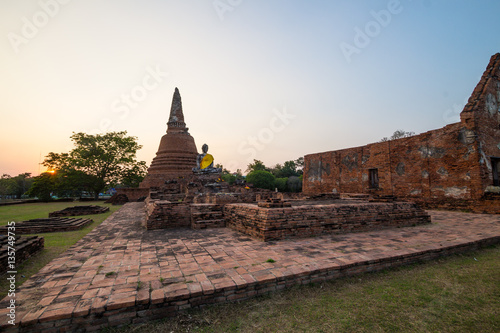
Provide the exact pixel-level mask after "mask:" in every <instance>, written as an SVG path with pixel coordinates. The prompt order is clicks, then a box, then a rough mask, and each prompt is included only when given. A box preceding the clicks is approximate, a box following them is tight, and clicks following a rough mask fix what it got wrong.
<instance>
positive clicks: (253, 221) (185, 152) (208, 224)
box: [122, 88, 430, 241]
mask: <svg viewBox="0 0 500 333" xmlns="http://www.w3.org/2000/svg"><path fill="white" fill-rule="evenodd" d="M180 98H181V97H180V94H179V90H178V89H177V88H176V90H175V92H174V96H173V99H172V108H171V111H170V117H169V121H168V123H167V125H168V129H167V134H166V135H164V136H163V137H162V139H161V142H160V147H159V149H158V153H157V155H156V157H155V158H154V159H153V162H152V164H151V167H150V168H149V169H148V175H147V176H146V178H145V179H144V181H143V182H142V183H141V186H144V187H145V188H148V190H149V195H148V197H147V198H146V200H145V205H146V218H145V219H144V220H143V221H142V224H143V226H144V227H145V228H146V229H148V230H154V229H166V228H191V229H206V228H221V227H226V226H227V227H230V228H232V229H234V230H237V231H240V232H243V233H246V234H248V235H250V236H252V237H254V238H256V239H259V240H262V241H270V240H279V239H286V238H295V237H310V236H317V235H321V234H328V233H346V232H356V231H367V230H375V229H381V228H386V227H396V226H397V227H401V226H412V225H417V224H422V223H430V217H429V215H427V213H425V212H424V211H423V210H422V209H421V208H419V207H418V206H416V205H415V204H413V203H406V202H392V201H393V200H390V201H391V202H387V203H381V202H377V203H371V202H368V201H367V200H366V199H367V198H364V199H365V200H364V201H359V200H358V201H355V200H354V201H353V200H350V201H346V200H339V195H333V194H331V193H330V194H329V195H319V196H317V198H316V199H318V200H321V201H314V200H312V201H311V200H310V201H303V200H301V199H303V197H302V195H297V194H290V195H289V194H286V193H274V192H272V191H269V190H261V189H253V188H249V187H246V186H244V185H233V186H229V184H227V183H225V182H224V181H223V180H222V179H221V177H220V169H216V168H213V167H212V165H213V157H212V156H211V155H208V154H207V150H208V146H206V145H204V147H203V154H198V153H197V151H196V147H195V145H194V139H193V137H192V136H191V135H190V134H189V133H188V132H187V128H186V124H185V122H184V115H183V110H182V103H181V100H180ZM205 157H209V158H210V159H209V162H212V164H210V166H209V167H207V168H206V169H204V168H200V161H202V160H204V159H205ZM122 194H123V193H122ZM292 197H293V203H292V200H288V199H292ZM285 199H287V200H285ZM313 199H314V198H313ZM358 199H359V198H358ZM325 200H326V201H325Z"/></svg>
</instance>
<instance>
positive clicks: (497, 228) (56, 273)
mask: <svg viewBox="0 0 500 333" xmlns="http://www.w3.org/2000/svg"><path fill="white" fill-rule="evenodd" d="M429 213H430V215H431V216H432V221H433V223H432V224H426V225H421V226H416V227H409V228H392V229H385V230H379V231H370V232H361V233H352V234H342V235H324V236H319V237H315V238H302V239H294V240H282V241H277V242H267V243H263V242H261V241H257V240H253V239H251V238H250V237H248V236H247V235H244V234H241V233H239V232H236V231H233V230H231V229H228V228H218V229H204V230H190V229H177V230H176V229H163V230H149V231H148V230H145V229H144V228H142V227H141V220H143V219H145V212H144V203H128V204H126V205H124V206H123V207H122V208H121V209H120V210H119V211H118V212H116V213H114V214H113V215H112V216H110V217H109V218H108V219H107V220H106V221H104V222H103V223H102V224H101V225H100V226H98V227H97V228H96V229H94V230H93V231H92V232H91V233H89V234H88V235H87V236H85V237H84V238H83V239H82V240H80V241H79V242H78V243H77V244H75V245H74V246H72V247H71V248H70V249H69V250H68V251H67V252H66V253H64V254H63V255H61V256H60V257H59V258H57V259H55V260H53V261H52V262H50V263H49V264H48V265H47V266H45V267H44V268H43V269H41V270H40V272H39V273H37V274H36V275H34V276H33V277H32V278H31V279H29V280H28V281H27V282H25V283H24V284H23V285H22V286H21V290H20V291H19V292H18V293H16V300H17V303H16V304H18V308H16V314H17V317H16V321H17V324H16V326H15V327H10V326H9V325H8V324H6V322H5V318H6V315H5V314H6V313H7V309H6V305H7V302H8V301H9V299H8V298H5V299H4V300H3V301H2V302H1V303H0V318H3V319H2V322H1V324H2V325H3V326H2V328H3V329H6V330H7V331H8V330H9V329H10V330H12V331H17V330H19V328H20V329H21V331H43V330H47V331H57V329H58V328H64V329H66V330H68V331H96V330H99V329H101V328H102V327H105V326H117V325H124V324H130V323H143V322H149V321H151V320H154V319H160V318H163V317H165V316H172V315H175V314H176V313H178V312H179V311H182V310H185V309H188V308H193V307H199V306H201V305H205V304H213V303H220V302H230V301H235V300H243V299H246V298H250V297H254V296H256V295H262V294H266V293H269V292H273V291H277V290H282V289H284V288H287V287H291V286H293V285H296V284H305V283H310V282H321V281H325V280H329V279H334V278H338V277H342V276H346V275H354V274H358V273H363V272H368V271H376V270H381V269H385V268H388V267H394V266H399V265H404V264H409V263H414V262H418V261H422V260H432V259H434V258H437V257H439V256H444V255H449V254H451V253H457V252H463V251H467V250H471V249H476V248H479V247H481V246H485V245H490V244H495V243H499V242H500V216H498V215H475V214H466V213H457V212H444V211H430V212H429ZM268 259H273V261H274V262H267V260H268Z"/></svg>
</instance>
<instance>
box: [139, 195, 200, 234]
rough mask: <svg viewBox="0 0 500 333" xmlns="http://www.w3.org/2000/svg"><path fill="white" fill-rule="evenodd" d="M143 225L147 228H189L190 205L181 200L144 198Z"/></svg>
mask: <svg viewBox="0 0 500 333" xmlns="http://www.w3.org/2000/svg"><path fill="white" fill-rule="evenodd" d="M146 215H147V218H146V220H145V221H144V223H143V224H144V226H145V227H146V229H148V230H153V229H167V228H183V227H185V228H189V227H190V226H191V209H190V205H189V204H187V203H183V202H170V201H166V200H150V199H149V198H148V199H146Z"/></svg>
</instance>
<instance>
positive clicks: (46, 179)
mask: <svg viewBox="0 0 500 333" xmlns="http://www.w3.org/2000/svg"><path fill="white" fill-rule="evenodd" d="M56 179H57V175H56V174H55V173H50V172H44V173H42V174H40V175H39V176H37V177H34V180H33V184H32V185H31V187H30V189H29V190H28V192H27V194H28V195H29V196H33V197H35V196H36V197H38V199H39V200H41V201H49V200H50V199H51V198H52V193H53V192H54V191H55V190H56Z"/></svg>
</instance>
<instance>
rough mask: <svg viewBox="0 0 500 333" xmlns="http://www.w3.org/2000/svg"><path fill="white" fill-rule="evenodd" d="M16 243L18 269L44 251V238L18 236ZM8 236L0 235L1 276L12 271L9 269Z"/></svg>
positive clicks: (16, 264)
mask: <svg viewBox="0 0 500 333" xmlns="http://www.w3.org/2000/svg"><path fill="white" fill-rule="evenodd" d="M15 238H16V242H15V244H14V248H15V250H16V252H15V259H16V262H15V267H18V266H19V264H21V263H22V262H23V261H25V260H26V259H28V258H29V257H31V256H32V255H34V254H35V253H37V252H38V251H41V250H43V244H44V240H43V237H38V236H31V237H22V236H16V237H15ZM8 239H9V238H8V236H5V235H0V275H1V274H4V273H6V272H7V271H9V270H11V269H9V267H8V262H9V260H8V253H9V252H10V251H9V245H8Z"/></svg>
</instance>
